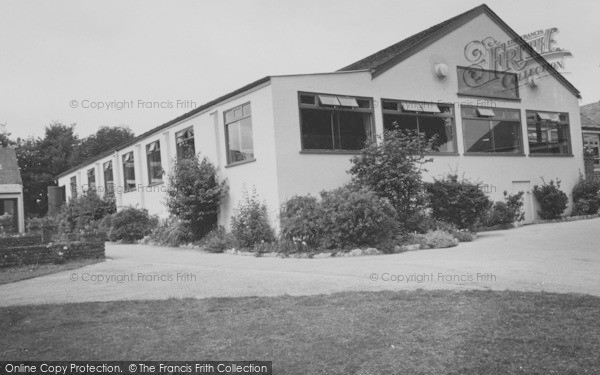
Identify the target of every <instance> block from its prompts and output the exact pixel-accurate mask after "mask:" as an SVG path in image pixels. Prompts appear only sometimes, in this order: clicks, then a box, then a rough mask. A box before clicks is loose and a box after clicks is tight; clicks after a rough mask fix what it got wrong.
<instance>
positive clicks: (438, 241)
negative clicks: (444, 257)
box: [417, 230, 458, 249]
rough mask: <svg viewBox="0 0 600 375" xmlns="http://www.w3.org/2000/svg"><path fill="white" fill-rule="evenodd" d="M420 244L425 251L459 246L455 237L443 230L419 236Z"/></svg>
mask: <svg viewBox="0 0 600 375" xmlns="http://www.w3.org/2000/svg"><path fill="white" fill-rule="evenodd" d="M417 238H418V239H419V243H420V244H421V247H422V248H425V249H442V248H446V247H454V246H456V245H458V240H457V239H456V238H454V236H453V235H452V234H450V233H448V232H446V231H443V230H434V231H430V232H427V233H425V234H419V235H417Z"/></svg>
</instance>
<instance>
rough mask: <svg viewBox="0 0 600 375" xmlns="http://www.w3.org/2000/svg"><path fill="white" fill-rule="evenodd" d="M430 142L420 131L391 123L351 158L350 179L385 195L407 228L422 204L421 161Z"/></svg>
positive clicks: (380, 194) (427, 160)
mask: <svg viewBox="0 0 600 375" xmlns="http://www.w3.org/2000/svg"><path fill="white" fill-rule="evenodd" d="M433 142H434V139H429V140H428V139H427V138H426V137H425V136H424V135H423V134H417V133H416V132H414V131H406V130H401V129H399V128H398V127H394V129H392V130H387V131H385V132H384V134H383V136H380V137H379V142H370V143H368V144H367V145H366V146H365V147H364V148H363V149H362V150H361V152H360V154H359V155H356V156H354V157H353V158H352V159H351V162H352V167H351V168H350V170H349V171H348V173H350V174H351V175H352V179H353V183H354V184H357V185H358V186H361V187H366V188H368V189H370V190H372V191H373V192H375V193H376V194H377V195H379V196H380V197H383V198H387V199H388V200H389V201H390V203H391V204H392V206H393V207H394V208H395V209H396V212H397V213H398V220H399V222H400V223H401V224H403V225H404V226H405V227H407V229H411V228H408V227H410V226H411V225H413V224H415V223H413V222H414V221H415V217H416V215H418V214H419V212H420V211H421V210H422V209H423V208H424V207H425V203H426V194H425V189H424V184H423V180H422V173H423V172H424V171H426V170H425V169H424V168H423V165H424V164H425V163H427V162H429V161H431V159H427V158H426V154H427V152H428V151H430V150H431V147H432V144H433Z"/></svg>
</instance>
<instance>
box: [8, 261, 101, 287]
mask: <svg viewBox="0 0 600 375" xmlns="http://www.w3.org/2000/svg"><path fill="white" fill-rule="evenodd" d="M103 261H104V260H103V259H84V260H75V261H72V262H67V263H63V264H31V265H26V266H21V267H9V268H0V285H2V284H8V283H14V282H15V281H19V280H25V279H31V278H34V277H39V276H44V275H49V274H51V273H57V272H62V271H69V270H74V269H76V268H81V267H85V266H89V265H90V264H95V263H98V262H103Z"/></svg>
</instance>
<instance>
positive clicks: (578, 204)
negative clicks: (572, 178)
mask: <svg viewBox="0 0 600 375" xmlns="http://www.w3.org/2000/svg"><path fill="white" fill-rule="evenodd" d="M599 208H600V180H598V179H585V178H584V177H583V175H582V174H581V173H580V174H579V181H577V183H576V184H575V186H574V187H573V212H572V214H573V215H593V214H597V213H598V209H599Z"/></svg>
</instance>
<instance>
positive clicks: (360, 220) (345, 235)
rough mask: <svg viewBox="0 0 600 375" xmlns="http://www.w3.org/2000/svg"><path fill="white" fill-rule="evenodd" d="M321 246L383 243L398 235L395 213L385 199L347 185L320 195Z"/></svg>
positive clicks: (332, 246)
mask: <svg viewBox="0 0 600 375" xmlns="http://www.w3.org/2000/svg"><path fill="white" fill-rule="evenodd" d="M321 210H322V211H321V212H320V213H321V219H320V220H319V221H318V223H319V225H320V226H321V233H322V238H321V244H322V246H323V247H325V248H329V249H347V248H351V247H357V246H358V247H360V246H377V245H378V244H385V243H387V242H388V240H390V239H391V238H393V237H394V236H395V234H396V232H397V228H396V227H397V222H396V218H397V214H396V210H395V209H394V207H393V206H392V205H391V204H390V202H389V201H388V200H387V199H385V198H380V197H379V196H378V195H377V194H375V192H373V191H371V190H368V189H366V188H361V189H355V188H352V187H349V186H346V187H341V188H338V189H335V190H332V191H325V192H322V193H321Z"/></svg>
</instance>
